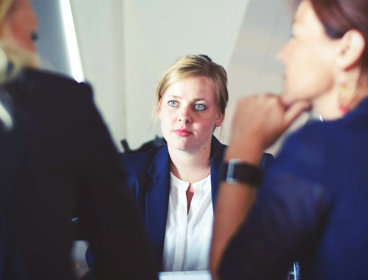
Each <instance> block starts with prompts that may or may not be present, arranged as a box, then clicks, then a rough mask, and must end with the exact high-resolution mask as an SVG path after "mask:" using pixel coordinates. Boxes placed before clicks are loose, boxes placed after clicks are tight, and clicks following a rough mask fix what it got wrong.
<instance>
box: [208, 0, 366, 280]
mask: <svg viewBox="0 0 368 280" xmlns="http://www.w3.org/2000/svg"><path fill="white" fill-rule="evenodd" d="M297 5H298V8H297V11H296V14H295V17H294V20H293V37H292V38H291V39H290V41H289V42H288V43H287V45H286V46H285V47H284V48H283V49H282V50H281V51H280V52H279V54H278V58H279V59H280V60H281V61H282V62H283V63H284V64H285V75H284V91H283V93H282V95H281V96H276V95H271V94H268V95H258V96H254V97H250V98H245V99H242V100H240V102H239V104H238V109H237V113H236V115H235V117H234V123H233V132H232V137H231V141H230V145H229V148H228V149H227V151H226V153H225V160H226V161H227V162H228V163H229V166H231V167H232V168H233V169H232V170H237V169H247V170H248V171H249V173H248V175H247V176H243V177H241V178H239V176H238V175H239V173H236V172H231V170H230V171H229V169H228V172H227V173H225V174H227V176H226V177H224V178H223V183H222V185H221V189H220V192H219V200H218V205H217V209H216V213H215V214H216V220H215V225H214V236H213V242H212V249H211V250H212V251H211V270H212V274H213V276H214V278H215V279H232V280H236V279H257V280H260V279H267V280H271V279H283V277H285V275H286V272H287V269H288V267H290V265H291V262H292V261H293V260H294V259H296V260H298V261H299V262H300V267H301V279H303V280H306V279H314V280H316V279H324V280H327V279H331V280H339V279H341V280H343V279H350V280H354V279H368V270H367V269H366V264H367V260H368V203H367V201H368V187H367V186H368V172H367V171H368V170H367V158H368V145H367V143H368V98H367V96H368V47H367V44H368V1H366V0H349V1H347V0H328V1H327V0H310V1H308V0H304V1H297ZM309 109H311V110H312V112H313V113H314V114H316V115H320V116H321V118H323V119H324V121H323V122H314V123H310V124H308V125H306V126H304V127H303V128H302V129H300V130H299V131H298V132H296V133H295V134H293V135H292V136H290V137H289V138H288V139H287V140H286V142H285V144H284V146H283V148H282V149H281V151H280V153H279V154H278V155H277V157H276V160H275V162H274V164H273V165H272V166H271V167H270V168H269V169H268V170H266V172H265V174H264V175H263V180H260V177H259V176H258V177H257V178H258V180H256V181H262V183H261V185H260V187H259V190H258V192H257V195H256V196H255V189H254V187H252V185H253V182H252V181H251V178H252V176H251V175H252V174H253V175H254V174H259V170H258V171H257V169H256V163H257V162H258V161H259V159H260V157H261V155H262V151H263V150H264V149H265V148H267V147H268V146H269V145H271V144H272V143H273V142H274V141H275V140H276V139H277V138H278V137H279V136H280V135H281V134H282V133H283V132H284V131H285V129H286V128H287V127H288V126H289V125H290V124H291V123H292V121H293V120H294V119H295V118H296V117H297V116H299V115H300V113H301V112H302V111H305V110H309ZM243 143H246V145H244V144H243ZM235 158H236V159H237V162H235V161H234V160H233V159H235ZM254 198H255V199H254ZM253 202H254V205H253V206H252V204H253ZM251 206H252V207H251ZM244 220H245V221H244Z"/></svg>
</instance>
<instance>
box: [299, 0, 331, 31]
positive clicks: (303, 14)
mask: <svg viewBox="0 0 368 280" xmlns="http://www.w3.org/2000/svg"><path fill="white" fill-rule="evenodd" d="M293 28H303V29H308V30H310V31H311V32H323V33H324V27H323V25H322V23H321V21H320V20H319V18H318V17H317V15H316V13H315V11H314V9H313V6H312V4H311V3H310V1H307V0H304V1H302V2H301V3H300V4H299V6H298V9H297V10H296V13H295V15H294V18H293Z"/></svg>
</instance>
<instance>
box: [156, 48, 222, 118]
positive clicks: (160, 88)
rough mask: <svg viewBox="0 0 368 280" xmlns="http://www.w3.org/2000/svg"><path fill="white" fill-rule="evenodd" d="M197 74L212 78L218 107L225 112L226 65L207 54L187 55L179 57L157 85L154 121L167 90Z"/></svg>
mask: <svg viewBox="0 0 368 280" xmlns="http://www.w3.org/2000/svg"><path fill="white" fill-rule="evenodd" d="M196 76H205V77H208V78H209V79H210V81H211V83H212V86H213V90H214V92H215V100H216V106H217V109H218V111H219V112H221V113H222V114H225V108H226V105H227V101H228V99H229V95H228V91H227V74H226V71H225V69H224V67H222V66H221V65H219V64H217V63H215V62H213V61H212V60H211V58H209V57H208V56H207V55H203V54H200V55H187V56H184V57H181V58H179V59H177V60H176V61H175V62H174V63H173V64H172V65H171V66H170V67H169V69H167V70H166V71H165V72H164V74H163V75H162V76H161V78H160V80H159V82H158V84H157V87H156V93H155V97H154V102H153V108H152V119H153V120H154V121H155V120H157V109H158V106H159V104H160V101H161V98H162V97H163V96H164V94H165V92H166V90H167V89H168V88H169V87H170V86H171V85H172V84H174V83H175V82H178V81H180V80H183V79H185V78H187V77H196Z"/></svg>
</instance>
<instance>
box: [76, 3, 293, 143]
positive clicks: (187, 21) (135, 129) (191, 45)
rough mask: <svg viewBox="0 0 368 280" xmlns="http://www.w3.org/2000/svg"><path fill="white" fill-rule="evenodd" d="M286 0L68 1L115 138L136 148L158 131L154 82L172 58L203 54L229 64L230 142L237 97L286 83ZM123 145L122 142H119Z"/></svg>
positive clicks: (227, 125)
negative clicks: (281, 52) (279, 57)
mask: <svg viewBox="0 0 368 280" xmlns="http://www.w3.org/2000/svg"><path fill="white" fill-rule="evenodd" d="M286 3H287V1H282V0H281V1H275V0H249V1H248V0H186V1H178V0H155V1H148V0H104V1H100V0H71V4H72V8H73V13H74V20H75V23H76V27H77V35H78V40H79V43H80V49H81V55H82V62H83V67H84V71H85V76H86V78H87V80H89V81H91V83H92V84H93V86H94V88H95V92H96V101H97V103H98V105H99V107H100V109H101V111H102V113H103V115H104V117H105V120H106V121H107V123H108V125H109V127H110V129H111V131H112V133H113V136H114V139H115V141H116V142H117V143H118V141H119V140H120V139H122V138H126V139H127V140H128V142H129V145H130V147H131V148H137V147H138V146H140V145H141V144H142V143H144V142H146V141H148V140H151V139H152V138H153V137H154V136H155V135H156V134H159V129H158V126H155V127H153V128H152V125H151V107H152V101H153V95H154V92H155V87H156V83H157V81H158V79H159V77H160V76H161V74H162V73H163V72H164V70H166V69H167V68H168V67H169V66H170V65H171V64H172V63H173V62H174V60H175V59H177V58H178V57H180V56H183V55H186V54H191V53H194V54H199V53H205V54H207V55H209V56H210V57H211V58H212V59H213V60H214V61H216V62H217V63H219V64H222V65H223V66H224V67H225V68H226V69H227V71H228V76H229V90H230V104H229V107H228V110H227V117H226V121H225V124H224V128H223V129H222V130H221V133H220V134H217V135H218V136H219V137H220V138H221V140H222V141H223V142H225V143H226V142H227V141H228V135H229V131H230V123H231V121H230V120H231V116H232V110H233V107H234V104H235V101H236V100H237V99H238V97H239V96H241V95H244V94H253V93H259V92H264V91H270V90H272V91H276V92H280V90H281V79H280V77H281V73H282V66H281V64H278V63H277V62H276V60H275V58H274V57H275V54H276V52H277V50H278V49H279V48H280V47H281V46H282V45H283V43H284V42H285V41H286V40H287V38H288V36H289V32H290V31H289V30H290V29H289V23H290V13H289V11H288V8H287V4H286ZM118 146H119V145H118Z"/></svg>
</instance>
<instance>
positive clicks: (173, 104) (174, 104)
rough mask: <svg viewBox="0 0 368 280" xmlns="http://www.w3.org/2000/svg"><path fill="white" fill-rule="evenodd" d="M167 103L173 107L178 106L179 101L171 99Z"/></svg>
mask: <svg viewBox="0 0 368 280" xmlns="http://www.w3.org/2000/svg"><path fill="white" fill-rule="evenodd" d="M167 103H168V104H169V106H172V107H176V106H178V102H177V101H175V100H169V101H168V102H167Z"/></svg>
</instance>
